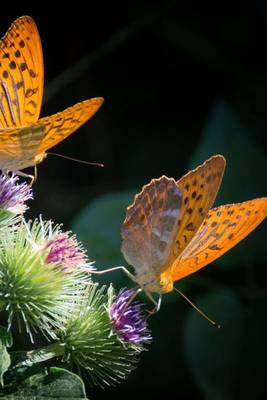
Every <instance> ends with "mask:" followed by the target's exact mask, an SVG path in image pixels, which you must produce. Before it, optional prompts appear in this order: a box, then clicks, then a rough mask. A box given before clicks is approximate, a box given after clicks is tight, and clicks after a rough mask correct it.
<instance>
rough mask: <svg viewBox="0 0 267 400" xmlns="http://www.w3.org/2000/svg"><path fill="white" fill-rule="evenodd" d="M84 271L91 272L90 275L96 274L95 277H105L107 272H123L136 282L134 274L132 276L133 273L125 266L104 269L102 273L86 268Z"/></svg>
mask: <svg viewBox="0 0 267 400" xmlns="http://www.w3.org/2000/svg"><path fill="white" fill-rule="evenodd" d="M83 270H86V271H87V272H89V273H90V274H95V275H103V274H106V273H107V272H114V271H118V270H121V271H123V272H124V273H125V274H126V275H127V276H128V277H129V278H130V279H131V280H132V281H134V282H136V278H135V276H134V275H133V274H131V272H129V271H128V269H127V268H125V267H123V266H119V267H113V268H108V269H103V270H102V271H95V270H87V269H85V268H83Z"/></svg>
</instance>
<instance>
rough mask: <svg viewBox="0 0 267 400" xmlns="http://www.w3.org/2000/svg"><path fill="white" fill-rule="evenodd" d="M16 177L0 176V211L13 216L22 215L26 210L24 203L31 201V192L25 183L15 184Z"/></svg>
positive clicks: (17, 178)
mask: <svg viewBox="0 0 267 400" xmlns="http://www.w3.org/2000/svg"><path fill="white" fill-rule="evenodd" d="M18 180H19V177H18V176H15V175H12V176H10V177H9V176H7V175H5V174H1V175H0V209H2V210H3V209H4V210H7V211H10V212H13V213H14V214H23V213H24V211H25V210H26V205H25V201H26V200H29V199H32V198H33V196H32V190H31V187H30V186H29V185H27V184H26V183H25V182H23V183H17V182H18Z"/></svg>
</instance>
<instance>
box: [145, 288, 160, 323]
mask: <svg viewBox="0 0 267 400" xmlns="http://www.w3.org/2000/svg"><path fill="white" fill-rule="evenodd" d="M145 294H146V295H147V297H148V298H149V300H151V301H152V303H153V304H155V307H154V308H152V310H147V312H148V316H147V318H149V317H151V315H153V314H156V313H157V312H158V311H159V309H160V306H161V299H162V295H161V294H160V295H159V298H158V301H156V300H155V299H154V298H153V297H152V295H151V294H150V293H149V292H147V291H145Z"/></svg>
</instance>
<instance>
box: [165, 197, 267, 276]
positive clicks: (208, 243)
mask: <svg viewBox="0 0 267 400" xmlns="http://www.w3.org/2000/svg"><path fill="white" fill-rule="evenodd" d="M266 216H267V197H263V198H259V199H254V200H250V201H246V202H243V203H237V204H229V205H224V206H221V207H217V208H214V209H212V210H210V212H209V213H208V215H207V217H206V218H205V220H204V222H203V223H202V225H201V227H200V229H199V230H198V232H197V234H196V235H195V236H194V238H193V239H192V241H191V242H190V244H189V245H188V246H187V247H186V249H185V250H184V251H183V253H182V254H181V255H180V257H179V258H178V259H177V260H176V261H175V262H174V264H173V266H172V267H171V275H172V277H173V280H174V281H176V280H178V279H181V278H183V277H185V276H187V275H189V274H192V273H193V272H195V271H197V270H198V269H200V268H203V267H205V265H207V264H209V263H211V262H212V261H214V260H215V259H216V258H218V257H220V256H221V255H223V254H224V253H225V252H227V251H228V250H230V249H231V248H232V247H234V246H235V245H236V244H237V243H239V242H240V241H241V240H242V239H244V238H245V237H246V236H247V235H248V234H249V233H250V232H251V231H252V230H253V229H255V228H256V227H257V226H258V225H259V224H260V223H261V222H262V221H263V220H264V219H265V218H266Z"/></svg>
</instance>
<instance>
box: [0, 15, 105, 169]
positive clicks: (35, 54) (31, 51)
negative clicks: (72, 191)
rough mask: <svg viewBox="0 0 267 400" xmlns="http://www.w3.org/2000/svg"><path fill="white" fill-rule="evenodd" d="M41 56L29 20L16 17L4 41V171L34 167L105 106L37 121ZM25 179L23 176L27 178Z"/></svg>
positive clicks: (0, 112)
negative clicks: (50, 150) (54, 147)
mask: <svg viewBox="0 0 267 400" xmlns="http://www.w3.org/2000/svg"><path fill="white" fill-rule="evenodd" d="M43 83H44V71H43V53H42V46H41V40H40V37H39V33H38V30H37V27H36V25H35V23H34V21H33V20H32V18H31V17H28V16H24V17H21V18H18V19H17V20H16V21H15V22H14V23H13V24H12V25H11V27H10V28H9V30H8V31H7V33H6V35H5V36H4V37H3V38H2V39H1V41H0V169H2V170H3V171H12V172H16V173H18V174H19V173H20V172H19V171H20V170H22V169H24V168H27V167H32V166H35V165H36V164H38V163H40V162H41V161H43V160H44V158H45V157H46V151H47V150H48V149H50V148H51V147H53V146H55V145H56V144H57V143H59V142H61V141H62V140H64V139H65V138H66V137H68V136H69V135H71V134H72V133H73V132H75V131H76V130H77V129H78V128H79V127H80V126H81V125H83V124H84V123H85V122H86V121H87V120H88V119H90V118H91V117H92V116H93V115H94V113H95V112H96V111H97V110H98V109H99V107H100V106H101V105H102V103H103V99H102V98H101V97H99V98H98V97H97V98H92V99H89V100H85V101H83V102H80V103H77V104H75V105H74V106H72V107H69V108H67V109H65V110H64V111H62V112H59V113H57V114H54V115H51V116H49V117H44V118H39V114H40V109H41V105H42V98H43ZM24 175H25V174H24Z"/></svg>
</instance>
